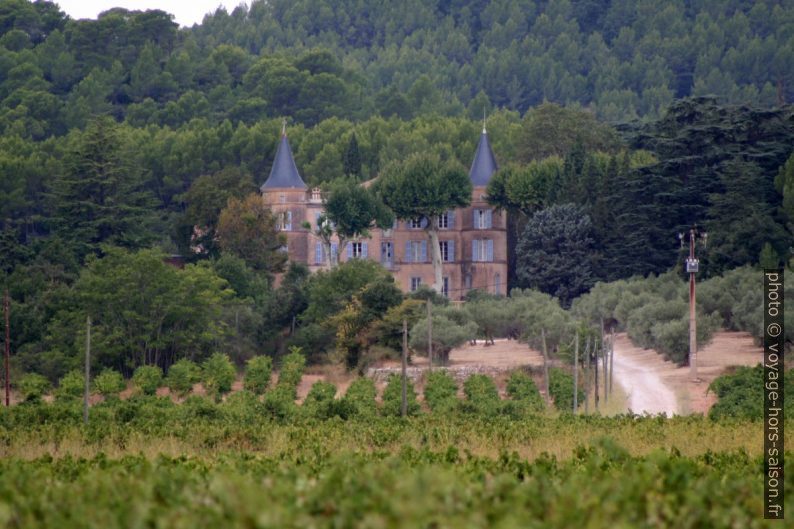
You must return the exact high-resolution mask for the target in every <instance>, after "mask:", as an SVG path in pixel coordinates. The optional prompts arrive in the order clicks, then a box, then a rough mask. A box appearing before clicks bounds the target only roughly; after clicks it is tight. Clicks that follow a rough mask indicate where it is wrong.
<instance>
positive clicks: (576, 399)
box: [573, 331, 579, 414]
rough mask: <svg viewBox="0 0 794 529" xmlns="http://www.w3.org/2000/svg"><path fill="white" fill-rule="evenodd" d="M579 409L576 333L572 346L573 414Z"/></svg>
mask: <svg viewBox="0 0 794 529" xmlns="http://www.w3.org/2000/svg"><path fill="white" fill-rule="evenodd" d="M578 409H579V332H578V331H577V332H576V338H574V346H573V412H574V414H575V413H576V410H578Z"/></svg>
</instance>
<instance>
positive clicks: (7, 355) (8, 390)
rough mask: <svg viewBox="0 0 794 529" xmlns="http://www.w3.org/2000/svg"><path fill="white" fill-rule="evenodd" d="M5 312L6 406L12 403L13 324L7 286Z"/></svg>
mask: <svg viewBox="0 0 794 529" xmlns="http://www.w3.org/2000/svg"><path fill="white" fill-rule="evenodd" d="M3 312H5V317H6V347H5V376H6V407H8V406H10V405H11V378H10V375H9V369H8V362H9V358H10V357H11V326H10V323H9V322H10V313H11V301H10V299H9V296H8V289H7V288H6V291H5V295H4V296H3Z"/></svg>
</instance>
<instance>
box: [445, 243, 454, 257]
mask: <svg viewBox="0 0 794 529" xmlns="http://www.w3.org/2000/svg"><path fill="white" fill-rule="evenodd" d="M447 255H448V256H449V261H454V260H455V241H448V242H447Z"/></svg>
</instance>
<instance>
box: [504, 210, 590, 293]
mask: <svg viewBox="0 0 794 529" xmlns="http://www.w3.org/2000/svg"><path fill="white" fill-rule="evenodd" d="M594 253H595V248H594V240H593V227H592V224H591V222H590V217H588V216H587V215H586V214H585V213H584V211H583V210H582V209H581V208H580V207H578V206H576V205H574V204H563V205H558V206H552V207H550V208H547V209H544V210H541V211H538V212H537V213H535V214H534V215H533V216H532V218H531V219H530V220H529V222H528V223H527V226H526V228H525V229H524V233H523V235H522V236H521V240H520V241H519V243H518V247H517V248H516V254H517V264H516V267H517V274H518V279H519V282H520V284H521V286H523V287H529V288H535V289H538V290H540V291H541V292H546V293H548V294H551V295H552V296H556V297H558V298H559V299H560V302H561V303H562V304H563V306H568V305H570V303H571V301H572V300H573V298H575V297H577V296H579V295H580V294H583V293H584V292H587V290H589V289H590V287H591V286H593V284H594V283H595V279H594V276H593V269H594V266H593V264H594Z"/></svg>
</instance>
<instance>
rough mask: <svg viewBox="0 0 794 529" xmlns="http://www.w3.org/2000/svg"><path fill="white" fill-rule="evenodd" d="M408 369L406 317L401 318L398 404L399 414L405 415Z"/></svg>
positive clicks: (406, 410)
mask: <svg viewBox="0 0 794 529" xmlns="http://www.w3.org/2000/svg"><path fill="white" fill-rule="evenodd" d="M407 369H408V319H407V318H403V358H402V374H403V387H402V402H401V404H400V416H401V417H405V416H406V415H408V387H407V381H406V377H407V373H406V371H407Z"/></svg>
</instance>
